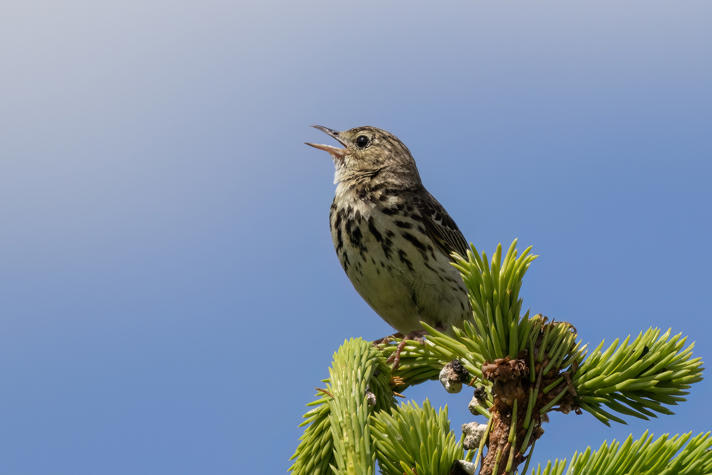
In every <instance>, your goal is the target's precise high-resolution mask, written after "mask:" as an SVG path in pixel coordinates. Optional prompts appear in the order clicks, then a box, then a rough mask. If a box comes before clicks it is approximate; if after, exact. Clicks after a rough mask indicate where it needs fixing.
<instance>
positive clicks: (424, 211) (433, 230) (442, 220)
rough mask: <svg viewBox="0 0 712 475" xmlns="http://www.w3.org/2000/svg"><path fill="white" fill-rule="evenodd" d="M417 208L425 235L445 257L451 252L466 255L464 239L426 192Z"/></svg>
mask: <svg viewBox="0 0 712 475" xmlns="http://www.w3.org/2000/svg"><path fill="white" fill-rule="evenodd" d="M418 208H419V211H420V214H421V216H422V217H423V224H424V225H425V231H426V233H427V234H428V236H430V238H431V239H432V240H433V242H434V243H435V244H437V246H438V248H440V250H441V251H442V252H444V253H445V254H446V255H447V256H450V254H451V253H452V252H457V253H458V254H460V255H462V256H464V255H466V254H467V249H468V246H467V241H466V240H465V237H464V236H463V235H462V233H461V232H460V230H459V229H458V227H457V224H455V221H453V219H452V218H451V217H450V215H449V214H447V211H445V208H443V206H442V205H441V204H440V203H438V200H436V199H435V197H434V196H433V195H431V194H430V193H428V192H427V191H426V192H425V195H424V197H423V198H422V199H421V200H418Z"/></svg>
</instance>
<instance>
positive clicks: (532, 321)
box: [290, 240, 712, 475]
mask: <svg viewBox="0 0 712 475" xmlns="http://www.w3.org/2000/svg"><path fill="white" fill-rule="evenodd" d="M535 258H536V256H533V255H531V254H530V248H527V249H526V250H525V251H524V252H523V253H522V254H521V255H518V253H517V250H516V240H515V241H514V242H513V243H512V245H511V246H510V247H509V250H508V251H507V252H506V254H505V255H504V257H502V247H501V246H498V247H497V250H496V251H495V253H494V256H493V258H492V259H491V261H490V260H488V258H487V255H486V254H484V253H482V254H480V253H479V252H478V251H477V249H475V247H474V246H472V249H471V250H470V251H468V253H467V256H465V257H460V256H455V259H456V262H455V264H454V265H455V266H456V267H457V268H458V269H459V270H460V272H461V273H462V277H463V280H464V282H465V284H466V287H467V289H468V294H469V298H470V302H471V304H472V308H473V318H472V320H469V321H465V322H464V323H463V325H462V328H453V329H452V331H451V332H449V333H447V334H446V333H442V332H440V331H438V330H436V329H434V328H431V327H429V326H427V325H424V327H425V329H426V330H427V332H428V336H427V339H426V341H425V343H424V344H423V343H420V342H416V341H407V342H406V343H405V346H404V348H403V350H402V351H401V354H400V366H399V367H398V368H397V369H396V370H393V371H392V370H391V368H390V366H388V365H387V364H386V362H385V360H386V358H387V357H388V356H390V355H392V354H393V352H394V351H395V350H396V346H395V345H393V344H388V345H382V346H381V348H380V349H377V348H376V347H375V346H373V345H372V344H371V343H369V342H366V341H363V340H361V339H355V340H349V341H346V342H345V343H344V344H343V345H342V346H341V347H340V348H339V350H338V351H337V352H336V353H335V354H334V359H333V362H332V366H331V368H330V370H329V379H328V380H325V381H324V382H326V383H327V386H326V389H324V390H320V391H319V392H318V393H317V398H316V400H315V401H313V402H311V403H310V404H309V406H312V408H311V409H310V410H309V412H307V414H305V416H304V418H305V420H304V422H303V423H302V426H307V427H306V429H305V430H304V434H303V435H302V437H301V439H300V440H301V442H300V444H299V446H298V447H297V450H296V452H295V454H294V455H293V456H292V459H295V461H294V464H293V465H292V467H291V468H290V471H291V472H293V473H295V474H300V475H301V474H317V475H319V474H326V473H332V472H333V473H339V474H341V473H346V474H358V475H361V474H363V475H371V474H373V473H374V472H375V461H376V459H377V460H378V461H379V466H380V467H381V470H382V471H383V473H385V474H387V475H396V474H397V475H400V474H403V473H406V474H411V475H412V474H418V475H425V474H440V473H442V474H446V473H449V470H450V469H451V467H452V464H453V462H454V461H455V460H458V459H462V458H463V455H464V454H463V447H462V445H461V443H460V442H458V441H456V440H455V435H454V434H453V433H452V432H451V431H450V427H449V422H448V420H447V409H442V410H439V411H436V410H435V409H434V408H432V406H431V405H430V403H429V402H428V401H427V400H426V401H425V403H424V404H423V406H422V407H419V406H418V405H417V404H415V403H407V404H402V405H400V406H398V407H397V408H396V407H395V403H394V400H393V393H392V388H396V389H397V390H399V391H402V390H403V389H404V388H407V387H408V386H410V385H414V384H419V383H421V382H423V381H426V380H429V379H436V378H437V377H438V374H439V373H440V371H441V369H442V368H443V366H445V365H446V364H448V363H450V362H451V361H452V360H455V359H457V360H459V361H460V362H461V363H462V366H463V367H464V369H466V370H467V372H468V373H469V375H470V377H471V379H470V380H469V381H460V382H461V383H464V384H470V385H472V386H478V387H482V386H484V389H485V390H484V391H479V392H478V394H479V395H478V404H477V405H473V406H471V409H472V410H476V411H478V412H479V414H481V415H483V416H485V417H487V418H488V419H489V420H490V423H489V424H488V425H487V431H486V432H487V433H486V434H485V436H484V437H483V438H482V439H481V442H480V452H478V454H477V461H478V462H480V461H482V470H485V462H487V458H488V457H490V456H491V455H492V456H493V459H490V462H491V461H492V460H495V463H494V465H492V464H491V463H490V465H489V466H488V467H487V470H494V471H495V472H496V471H497V470H498V468H497V467H502V465H498V464H500V463H501V464H505V463H506V470H507V471H509V470H510V469H512V470H515V469H516V467H517V464H518V463H521V461H522V460H523V456H522V454H527V453H528V454H527V456H526V459H527V464H528V460H529V457H530V456H531V452H532V450H533V446H532V444H533V443H534V441H535V440H536V439H537V438H538V437H539V436H541V433H542V428H541V424H542V422H543V421H545V420H546V413H547V412H549V411H552V410H560V411H562V412H569V411H572V410H575V411H577V412H580V411H578V409H579V408H581V409H584V410H586V411H588V412H590V413H591V414H593V415H594V416H595V417H597V418H598V419H599V420H601V421H602V422H604V423H606V424H609V422H610V421H611V420H613V421H617V422H622V423H624V419H623V417H625V416H633V417H640V418H644V419H645V418H648V417H654V416H656V415H657V414H672V412H671V411H670V409H669V408H668V407H669V406H671V405H675V404H677V403H678V402H679V401H683V400H684V396H686V395H687V394H688V392H687V390H688V389H689V388H690V386H691V384H692V383H694V382H697V381H700V380H701V379H702V361H701V359H700V358H693V356H692V350H693V345H692V344H690V345H688V346H687V347H685V342H686V338H683V337H682V336H681V335H680V334H678V335H675V336H671V332H670V330H668V331H667V332H665V333H664V334H661V331H660V330H658V329H653V328H651V329H649V330H647V331H646V332H644V333H640V334H639V335H638V336H637V338H635V339H634V340H633V341H631V337H630V336H629V337H627V338H626V339H625V340H624V341H623V342H622V343H621V342H619V341H618V340H615V341H614V342H613V344H612V345H610V347H608V349H606V350H602V348H603V346H604V343H601V344H600V345H599V346H598V347H597V348H596V349H594V350H593V352H591V353H588V352H587V351H586V347H585V346H583V347H582V346H581V344H580V342H579V341H577V334H576V331H575V329H574V328H573V326H572V325H571V324H569V323H566V322H555V321H551V320H549V319H547V318H545V317H542V316H540V315H534V316H532V317H530V316H529V312H528V311H527V312H525V313H524V315H522V314H521V311H522V299H520V298H519V290H520V288H521V284H522V279H523V277H524V274H525V273H526V271H527V269H528V267H529V265H530V264H531V262H532V261H533V260H534V259H535ZM463 377H465V378H466V376H463ZM507 391H509V392H507ZM503 395H504V396H503ZM612 413H616V414H618V415H615V414H612ZM493 414H495V415H497V417H495V416H493ZM619 416H620V417H619ZM503 421H504V424H505V426H504V428H503V427H502V424H503ZM512 421H515V422H514V423H512ZM495 422H497V424H499V426H497V424H495ZM506 424H509V427H507V426H506ZM495 426H497V429H495ZM485 441H486V443H487V447H488V449H487V455H484V451H483V447H484V445H485ZM498 441H499V445H498ZM501 442H504V445H502V444H501ZM491 446H493V447H495V449H494V450H495V451H494V452H493V453H492V454H490V451H489V448H490V447H491ZM529 448H531V449H532V450H528V449H529ZM710 454H712V439H711V438H710V436H709V434H704V435H699V436H697V437H695V438H690V434H685V435H682V436H678V435H676V436H673V437H667V436H663V437H661V438H659V439H657V440H656V441H653V440H652V436H649V435H648V434H647V432H646V434H644V435H643V437H642V438H641V439H639V440H637V441H633V440H632V437H629V438H628V439H627V440H626V441H625V442H624V443H623V444H620V443H618V442H615V441H614V442H613V443H611V444H610V445H607V444H605V443H604V444H603V445H602V446H601V448H600V449H599V450H598V451H595V452H591V450H590V449H588V450H586V451H585V452H583V453H581V454H579V453H576V454H574V457H573V458H572V459H571V462H570V463H569V464H568V469H567V462H566V460H562V461H559V460H557V461H555V462H553V463H552V462H550V463H549V464H548V465H547V467H546V468H545V469H544V470H543V471H542V469H541V468H539V469H538V470H537V471H535V472H534V473H536V474H547V475H549V474H561V473H564V471H565V470H567V472H566V473H569V474H574V473H581V474H584V473H597V474H598V473H601V474H608V473H610V474H613V473H615V474H617V473H648V474H653V473H669V474H673V473H682V474H687V473H690V474H691V473H705V472H710V473H712V456H711V455H710ZM472 455H473V452H469V453H468V456H467V457H466V458H467V459H468V460H470V459H471V457H472ZM481 455H482V458H481V457H480V456H481ZM515 457H516V458H518V459H517V461H515V460H514V459H515ZM525 471H526V467H525Z"/></svg>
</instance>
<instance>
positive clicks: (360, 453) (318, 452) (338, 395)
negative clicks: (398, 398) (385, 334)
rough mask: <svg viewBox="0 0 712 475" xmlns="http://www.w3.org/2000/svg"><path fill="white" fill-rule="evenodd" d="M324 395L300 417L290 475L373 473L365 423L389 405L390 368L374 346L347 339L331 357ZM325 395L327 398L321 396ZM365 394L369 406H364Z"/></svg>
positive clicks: (366, 424) (391, 399)
mask: <svg viewBox="0 0 712 475" xmlns="http://www.w3.org/2000/svg"><path fill="white" fill-rule="evenodd" d="M329 376H330V378H329V380H328V383H327V387H326V390H323V392H320V393H318V396H320V398H319V399H318V400H316V401H314V402H313V403H311V405H316V406H317V407H316V408H315V409H312V410H311V411H309V412H307V414H306V415H305V416H304V417H305V419H306V421H304V423H302V425H305V424H309V427H308V428H307V429H306V430H305V431H304V434H303V435H302V437H301V442H300V444H299V446H298V447H297V450H296V452H295V453H294V455H293V456H292V459H296V461H295V462H294V464H293V465H292V467H290V471H292V472H294V473H295V474H321V473H330V471H331V470H335V471H338V473H346V474H358V475H361V474H364V475H365V474H373V473H374V462H375V453H374V451H373V449H372V443H371V435H370V428H369V424H368V418H369V415H370V413H371V412H373V411H379V410H386V411H388V410H390V409H391V408H392V407H393V406H394V405H395V401H394V400H393V393H392V391H391V388H390V385H389V378H390V369H389V368H388V367H387V366H386V362H385V360H384V358H383V357H382V356H381V354H380V352H379V351H377V350H376V349H375V348H374V347H373V345H372V344H371V343H369V342H367V341H364V340H362V339H360V338H357V339H351V340H348V341H346V342H344V344H343V345H342V346H341V347H340V348H339V350H338V351H337V352H336V353H335V354H334V359H333V362H332V366H331V368H330V369H329ZM325 394H326V396H325ZM369 395H372V396H373V397H372V398H370V400H371V402H372V403H371V404H370V403H369Z"/></svg>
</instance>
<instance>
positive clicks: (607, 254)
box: [0, 0, 712, 475]
mask: <svg viewBox="0 0 712 475" xmlns="http://www.w3.org/2000/svg"><path fill="white" fill-rule="evenodd" d="M384 3H385V4H384ZM710 14H712V7H710V5H709V3H708V2H704V1H688V2H683V3H679V2H678V3H674V4H673V3H670V2H663V1H642V0H641V1H637V0H636V1H632V2H626V3H625V4H622V3H620V2H613V1H602V2H595V3H592V4H586V5H584V4H580V3H571V2H555V1H544V2H536V3H535V4H534V3H529V4H515V3H512V2H480V1H467V2H465V1H462V2H451V3H447V4H443V3H442V2H441V3H437V2H387V3H386V2H371V1H362V2H355V3H354V2H350V3H342V2H326V1H324V2H270V1H264V2H254V3H249V2H237V3H236V2H227V1H223V2H221V1H212V0H208V1H206V2H198V3H197V2H160V1H148V2H137V1H128V2H120V3H114V4H99V3H97V2H81V1H72V0H70V1H67V2H61V3H59V2H36V1H28V2H11V3H8V4H6V5H4V6H3V7H1V14H0V60H1V62H2V64H3V71H4V73H3V74H2V75H0V91H2V94H0V144H2V148H1V149H2V160H0V219H1V220H2V224H3V226H2V232H0V262H1V263H2V265H0V308H2V313H1V315H2V317H1V320H0V321H1V322H2V326H1V327H0V328H1V330H0V375H1V377H2V380H3V389H2V391H0V420H2V421H3V424H2V430H0V447H2V450H1V451H0V454H1V456H0V472H1V473H8V474H16V475H25V474H32V475H35V474H37V475H39V474H49V473H51V474H72V475H78V474H95V473H102V474H124V473H134V474H156V473H171V474H194V473H210V474H229V473H279V472H282V471H284V469H286V467H287V466H288V462H287V459H288V457H289V456H290V455H291V453H292V452H293V450H294V448H295V447H296V444H297V439H298V436H299V434H300V433H301V430H300V429H298V428H297V424H298V423H299V421H300V416H301V414H302V413H303V412H304V410H305V407H304V404H305V403H306V402H308V401H309V400H311V398H312V394H313V388H314V387H315V386H317V385H318V384H319V380H320V379H322V378H324V377H326V375H327V367H328V364H329V361H330V357H331V354H332V353H333V351H334V350H335V349H336V348H337V347H338V346H339V344H340V343H341V342H342V341H343V340H344V339H345V338H349V337H355V336H363V337H365V338H368V339H374V338H377V337H381V336H383V335H385V334H387V333H389V331H390V330H389V328H388V326H387V325H386V324H385V323H384V322H382V321H381V319H380V318H379V317H378V316H377V315H375V314H374V313H373V312H372V311H371V310H370V308H369V307H368V306H367V305H366V304H365V303H364V302H363V301H362V300H361V299H360V298H359V296H358V295H357V294H356V292H355V291H354V290H353V289H352V287H351V285H350V284H349V282H348V280H347V278H346V277H345V275H344V274H343V272H342V270H341V269H340V266H339V264H338V261H337V259H336V257H335V254H334V251H333V248H332V245H331V239H330V236H329V231H328V220H327V216H328V209H329V204H330V201H331V197H332V194H333V185H332V179H333V169H332V165H331V163H330V160H329V158H328V156H327V155H326V154H323V153H321V152H318V151H315V150H313V149H310V148H309V147H306V146H305V145H303V142H304V141H313V140H321V139H322V138H323V137H321V136H320V135H321V134H319V132H318V131H315V130H313V129H310V128H309V127H308V126H309V125H310V124H314V123H320V124H324V125H327V126H329V127H332V128H336V129H346V128H350V127H353V126H357V125H364V124H370V125H375V126H379V127H382V128H385V129H388V130H390V131H392V132H393V133H395V134H396V135H398V136H399V137H400V138H401V139H402V140H403V141H404V142H405V143H406V144H407V145H408V146H409V148H410V149H411V151H412V152H413V154H414V156H415V158H416V161H417V162H418V165H419V168H420V172H421V176H422V177H423V180H424V182H425V184H426V185H427V186H428V188H429V189H430V191H431V192H432V193H433V194H435V195H436V196H437V197H438V198H439V200H440V201H441V202H442V203H443V204H444V205H445V206H446V207H447V209H448V210H449V212H450V214H451V215H452V216H453V217H454V218H455V219H456V221H457V222H458V224H459V226H460V228H461V229H462V231H463V233H464V234H465V235H466V237H467V238H468V240H470V241H472V242H474V243H475V244H476V245H477V246H478V247H480V248H482V249H485V250H487V251H491V250H492V249H494V247H495V246H496V244H497V243H498V242H504V243H509V242H510V241H511V240H512V239H513V238H515V237H518V238H519V239H520V243H521V244H522V245H523V246H526V245H529V244H531V245H533V246H534V250H535V252H536V253H537V254H539V255H541V257H540V258H539V259H538V260H537V261H536V262H535V264H534V265H533V266H532V268H531V269H530V271H529V274H528V276H527V278H526V280H525V284H524V287H523V290H522V294H523V297H524V299H525V306H526V307H529V308H531V309H532V310H533V311H535V312H541V313H544V314H546V315H549V316H550V317H553V318H556V319H561V320H568V321H571V322H573V323H574V324H575V325H576V327H577V328H578V330H579V333H580V337H581V339H582V340H583V341H585V342H591V343H593V344H594V345H595V344H597V343H598V342H600V341H601V340H602V339H606V341H611V340H613V339H614V338H616V337H624V336H625V335H627V334H629V333H637V332H638V331H640V330H643V329H645V328H647V327H648V326H651V325H654V326H660V327H662V328H665V329H666V328H668V327H672V328H673V330H674V331H675V332H678V331H681V332H683V333H685V334H688V335H690V338H691V340H695V341H696V342H697V346H696V350H695V354H696V355H699V356H702V357H703V358H705V360H707V361H709V360H710V359H712V354H711V353H712V323H710V317H709V310H708V306H709V303H708V296H709V294H710V291H709V288H710V283H711V282H710V273H709V268H710V266H711V265H712V258H711V257H710V252H709V239H710V235H711V234H712V219H711V218H712V216H711V212H710V205H711V204H712V190H711V189H710V180H711V179H712V165H710V159H711V158H712V144H711V141H710V135H709V130H710V123H711V121H712V112H711V111H712V95H710V92H709V91H710V85H711V84H712V59H711V58H710V55H709V45H710V44H712V30H710V28H709V22H708V18H709V17H710ZM406 394H407V396H409V397H412V398H414V399H415V400H417V401H419V402H420V401H422V400H423V399H424V398H425V397H426V396H428V397H430V398H431V400H432V401H433V402H434V403H435V404H437V405H441V404H448V405H449V407H450V416H451V420H452V424H453V428H454V429H455V430H458V428H459V426H460V424H462V423H463V422H465V421H468V420H470V419H471V416H470V415H469V414H468V413H467V411H466V407H465V405H466V402H467V400H468V399H469V394H460V395H454V396H453V395H447V394H445V392H444V390H442V388H440V386H439V385H438V384H437V383H433V384H426V385H423V386H422V387H417V388H412V389H410V390H408V392H407V393H406ZM710 397H712V386H711V385H710V383H708V382H707V381H703V382H701V383H698V384H697V385H695V386H694V387H693V392H692V394H691V395H690V397H689V401H688V402H687V403H685V404H682V405H680V406H679V407H678V408H676V409H675V412H676V415H675V416H664V417H661V418H659V419H656V420H653V421H651V422H644V421H631V423H630V424H629V425H628V426H620V425H616V426H613V427H612V428H607V427H605V426H603V425H601V424H600V423H598V422H597V421H596V420H595V419H594V418H593V417H592V416H589V415H587V414H584V415H582V416H575V415H568V416H563V415H555V416H554V417H552V420H551V422H550V423H549V424H547V425H546V426H545V427H544V429H545V431H546V433H545V437H544V438H543V439H541V440H540V442H539V443H538V444H537V450H536V456H535V462H538V461H545V460H546V459H547V458H555V457H566V456H570V455H571V454H572V453H573V451H574V450H576V449H584V448H585V447H586V446H587V445H592V446H598V445H599V444H600V443H601V442H602V441H603V440H604V439H608V440H610V439H611V438H614V437H615V438H619V439H620V438H623V437H625V436H627V434H628V433H630V432H633V433H634V434H635V435H636V436H637V435H639V434H640V433H642V431H643V430H644V428H646V427H649V428H651V430H652V431H654V432H655V433H656V434H661V433H664V432H670V433H675V432H685V431H688V430H692V431H695V432H700V431H706V430H708V429H710V422H711V421H710V417H709V410H708V404H706V402H707V401H708V400H709V399H710Z"/></svg>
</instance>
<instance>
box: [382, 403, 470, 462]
mask: <svg viewBox="0 0 712 475" xmlns="http://www.w3.org/2000/svg"><path fill="white" fill-rule="evenodd" d="M371 425H372V427H373V431H372V434H373V440H374V443H375V445H376V453H377V456H378V463H379V465H380V467H381V472H382V473H383V474H384V475H402V474H404V473H405V474H408V475H417V474H421V475H422V474H430V475H447V474H448V473H450V468H451V467H452V464H453V462H454V461H455V460H459V459H462V458H463V456H464V452H463V448H462V444H461V443H460V442H458V441H457V440H455V434H453V433H452V432H451V431H450V421H448V418H447V407H446V408H445V409H440V410H439V411H437V412H436V411H435V409H433V407H432V406H431V405H430V402H429V401H428V400H427V399H426V400H425V402H424V403H423V407H419V406H418V404H417V403H415V402H408V403H405V404H401V405H400V406H398V410H397V411H393V412H392V413H391V414H389V413H387V412H378V413H375V414H374V415H373V416H371Z"/></svg>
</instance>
